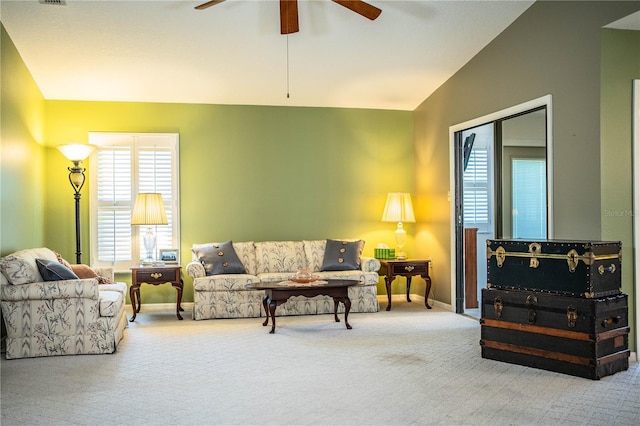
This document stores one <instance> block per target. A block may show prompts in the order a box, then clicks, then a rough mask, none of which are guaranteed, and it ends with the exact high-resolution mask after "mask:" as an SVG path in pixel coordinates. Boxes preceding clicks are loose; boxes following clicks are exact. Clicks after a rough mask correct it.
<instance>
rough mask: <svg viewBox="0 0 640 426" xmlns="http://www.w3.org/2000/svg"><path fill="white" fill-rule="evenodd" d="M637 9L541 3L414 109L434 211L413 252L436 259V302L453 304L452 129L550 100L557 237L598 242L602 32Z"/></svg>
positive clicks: (425, 188) (419, 165)
mask: <svg viewBox="0 0 640 426" xmlns="http://www.w3.org/2000/svg"><path fill="white" fill-rule="evenodd" d="M638 9H640V5H639V4H638V2H613V1H611V2H572V1H568V2H562V1H559V2H555V1H554V2H547V1H542V2H536V3H534V4H533V5H532V6H531V7H530V8H529V9H528V10H527V11H525V13H523V14H522V15H521V16H520V17H519V18H518V19H517V20H516V21H515V22H514V23H513V24H512V25H511V26H509V27H508V28H507V29H506V30H505V31H504V32H503V33H502V34H500V35H499V36H498V37H497V38H496V39H494V40H493V41H492V42H491V43H490V44H489V45H487V46H486V47H485V48H484V49H483V50H482V51H481V52H480V53H479V54H478V55H477V56H475V57H474V58H473V59H472V60H470V61H469V62H468V63H467V64H466V65H465V66H464V67H463V68H462V69H460V71H458V72H457V73H456V74H455V75H454V76H452V77H451V78H450V79H449V80H448V81H447V82H446V83H445V84H443V85H442V86H441V87H440V88H438V90H437V91H436V92H434V94H433V95H431V96H430V97H429V98H428V99H426V100H425V101H424V102H423V103H422V104H421V105H420V106H419V107H418V108H417V109H416V110H415V111H414V121H415V130H414V133H415V138H416V154H415V155H416V165H415V170H416V193H417V197H416V198H417V203H418V204H419V205H420V206H422V208H423V209H425V210H426V209H427V206H430V210H429V211H430V213H431V215H430V217H429V218H427V219H426V220H425V221H424V222H422V223H419V224H418V225H417V226H416V235H415V244H416V252H417V255H419V256H431V257H433V261H434V262H433V264H434V271H433V282H434V288H435V290H434V295H435V297H436V298H437V299H438V300H441V301H443V302H446V303H452V301H451V286H452V283H451V259H450V258H451V255H450V253H451V244H450V241H451V233H452V232H453V224H452V223H451V221H450V212H449V193H448V192H449V190H450V187H449V164H450V158H449V127H450V126H453V125H456V124H458V123H462V122H465V121H469V120H471V119H474V118H477V117H482V116H485V115H488V114H490V113H493V112H496V111H500V110H502V109H505V108H508V107H511V106H514V105H517V104H520V103H523V102H526V101H529V100H532V99H536V98H539V97H541V96H545V95H548V94H551V95H552V97H553V101H552V105H553V106H552V108H553V158H554V170H553V173H554V187H553V193H554V199H553V202H554V216H555V237H556V238H568V239H600V238H601V236H602V235H601V227H602V215H601V207H600V206H601V200H600V197H601V182H600V179H601V171H600V167H601V164H600V95H601V93H600V91H601V89H600V86H601V82H600V78H601V76H600V64H601V53H600V52H601V40H602V29H601V28H602V26H604V25H607V24H609V23H611V22H613V21H615V20H617V19H619V18H621V17H624V16H627V15H629V14H631V13H633V12H635V11H637V10H638ZM626 155H629V153H628V152H627V153H626ZM603 166H604V165H603ZM607 166H611V164H607ZM614 167H615V166H614ZM451 190H453V189H452V188H451ZM623 244H625V245H626V246H629V247H631V241H629V240H626V241H623ZM629 258H630V253H629V256H626V259H629ZM627 265H629V262H626V263H625V268H626V270H628V268H627ZM625 274H626V272H625ZM631 275H632V270H631ZM624 288H625V290H627V291H629V292H631V297H630V298H633V293H632V290H633V289H632V288H629V287H628V285H626V286H625V287H624Z"/></svg>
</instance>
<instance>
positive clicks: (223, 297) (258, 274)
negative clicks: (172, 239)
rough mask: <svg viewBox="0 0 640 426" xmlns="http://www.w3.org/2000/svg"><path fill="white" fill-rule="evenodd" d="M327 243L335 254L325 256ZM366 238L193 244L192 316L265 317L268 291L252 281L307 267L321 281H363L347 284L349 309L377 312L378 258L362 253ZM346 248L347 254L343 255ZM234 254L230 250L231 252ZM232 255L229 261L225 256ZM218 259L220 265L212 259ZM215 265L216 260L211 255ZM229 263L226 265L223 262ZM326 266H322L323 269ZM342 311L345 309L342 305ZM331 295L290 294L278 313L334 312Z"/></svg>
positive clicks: (285, 276) (190, 270)
mask: <svg viewBox="0 0 640 426" xmlns="http://www.w3.org/2000/svg"><path fill="white" fill-rule="evenodd" d="M327 247H330V248H332V250H333V248H335V249H336V250H334V251H335V252H336V253H333V252H332V253H331V254H327V255H326V256H325V252H327V253H328V252H329V250H328V249H327ZM363 247H364V241H361V240H360V241H346V240H313V241H265V242H253V241H248V242H237V243H236V242H231V241H227V242H225V243H207V244H194V245H193V246H192V248H191V251H192V254H193V256H192V257H193V261H192V262H191V263H189V264H188V265H187V268H186V272H187V274H188V275H189V276H190V277H191V278H193V290H194V292H193V301H194V305H193V318H194V319H195V320H202V319H212V318H251V317H260V316H264V315H265V312H264V309H263V305H262V298H263V296H264V291H261V290H249V289H247V288H246V286H247V285H248V284H253V283H258V282H274V281H284V280H287V279H288V278H290V277H291V276H293V275H294V274H295V273H296V272H297V271H298V270H299V269H301V268H307V269H309V270H310V271H311V272H312V273H313V275H317V276H318V277H319V278H320V279H327V278H342V279H353V280H358V281H360V282H361V284H359V285H355V286H351V287H349V298H350V299H351V312H378V310H379V309H380V307H379V305H378V297H377V284H378V270H379V269H380V262H379V261H378V260H377V259H374V258H371V257H363V256H362V249H363ZM345 250H346V253H345V254H347V255H348V256H343V254H340V252H341V251H342V252H343V253H344V251H345ZM230 252H231V253H230ZM229 254H230V255H231V258H232V259H231V260H229V259H227V256H228V255H229ZM211 257H214V258H215V257H218V258H219V260H220V262H218V263H217V264H212V263H208V261H210V260H211ZM213 261H214V263H215V261H216V259H213ZM225 263H226V264H225ZM323 269H324V270H323ZM339 309H340V310H341V311H344V306H343V305H342V304H340V306H339ZM333 310H334V303H333V300H332V299H331V298H330V297H327V296H317V297H314V298H306V297H302V296H300V297H292V298H291V299H289V300H288V301H287V302H286V303H283V304H282V305H280V306H278V308H277V309H276V315H307V314H325V313H333Z"/></svg>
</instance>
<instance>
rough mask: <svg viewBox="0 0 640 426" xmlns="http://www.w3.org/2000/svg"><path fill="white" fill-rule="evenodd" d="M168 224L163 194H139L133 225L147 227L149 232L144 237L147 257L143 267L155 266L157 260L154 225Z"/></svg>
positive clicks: (132, 219)
mask: <svg viewBox="0 0 640 426" xmlns="http://www.w3.org/2000/svg"><path fill="white" fill-rule="evenodd" d="M168 223H169V221H168V220H167V213H166V212H165V209H164V202H163V201H162V194H159V193H155V192H145V193H139V194H138V196H137V197H136V203H135V205H134V206H133V214H132V215H131V224H132V225H147V232H146V233H145V234H144V236H143V240H144V248H145V250H147V257H146V258H145V259H144V261H143V262H142V264H143V265H146V266H150V265H153V264H154V260H155V259H154V250H155V247H156V234H155V233H154V232H153V227H152V225H167V224H168Z"/></svg>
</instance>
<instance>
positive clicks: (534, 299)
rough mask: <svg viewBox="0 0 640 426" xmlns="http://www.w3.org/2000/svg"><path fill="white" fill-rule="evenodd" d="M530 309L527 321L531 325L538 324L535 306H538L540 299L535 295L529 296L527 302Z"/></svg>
mask: <svg viewBox="0 0 640 426" xmlns="http://www.w3.org/2000/svg"><path fill="white" fill-rule="evenodd" d="M525 303H526V305H527V306H528V307H529V312H528V314H527V321H529V324H533V323H535V322H536V309H535V306H536V305H537V304H538V298H537V297H535V296H534V295H529V296H527V301H526V302H525Z"/></svg>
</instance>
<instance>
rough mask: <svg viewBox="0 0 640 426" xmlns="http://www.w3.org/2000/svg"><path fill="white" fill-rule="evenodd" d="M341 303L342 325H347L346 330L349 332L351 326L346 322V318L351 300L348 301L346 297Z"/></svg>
mask: <svg viewBox="0 0 640 426" xmlns="http://www.w3.org/2000/svg"><path fill="white" fill-rule="evenodd" d="M342 303H344V323H345V324H346V325H347V329H348V330H351V325H350V324H349V321H348V320H347V317H348V316H349V311H350V310H351V299H349V298H348V297H345V298H344V299H343V300H342Z"/></svg>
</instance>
